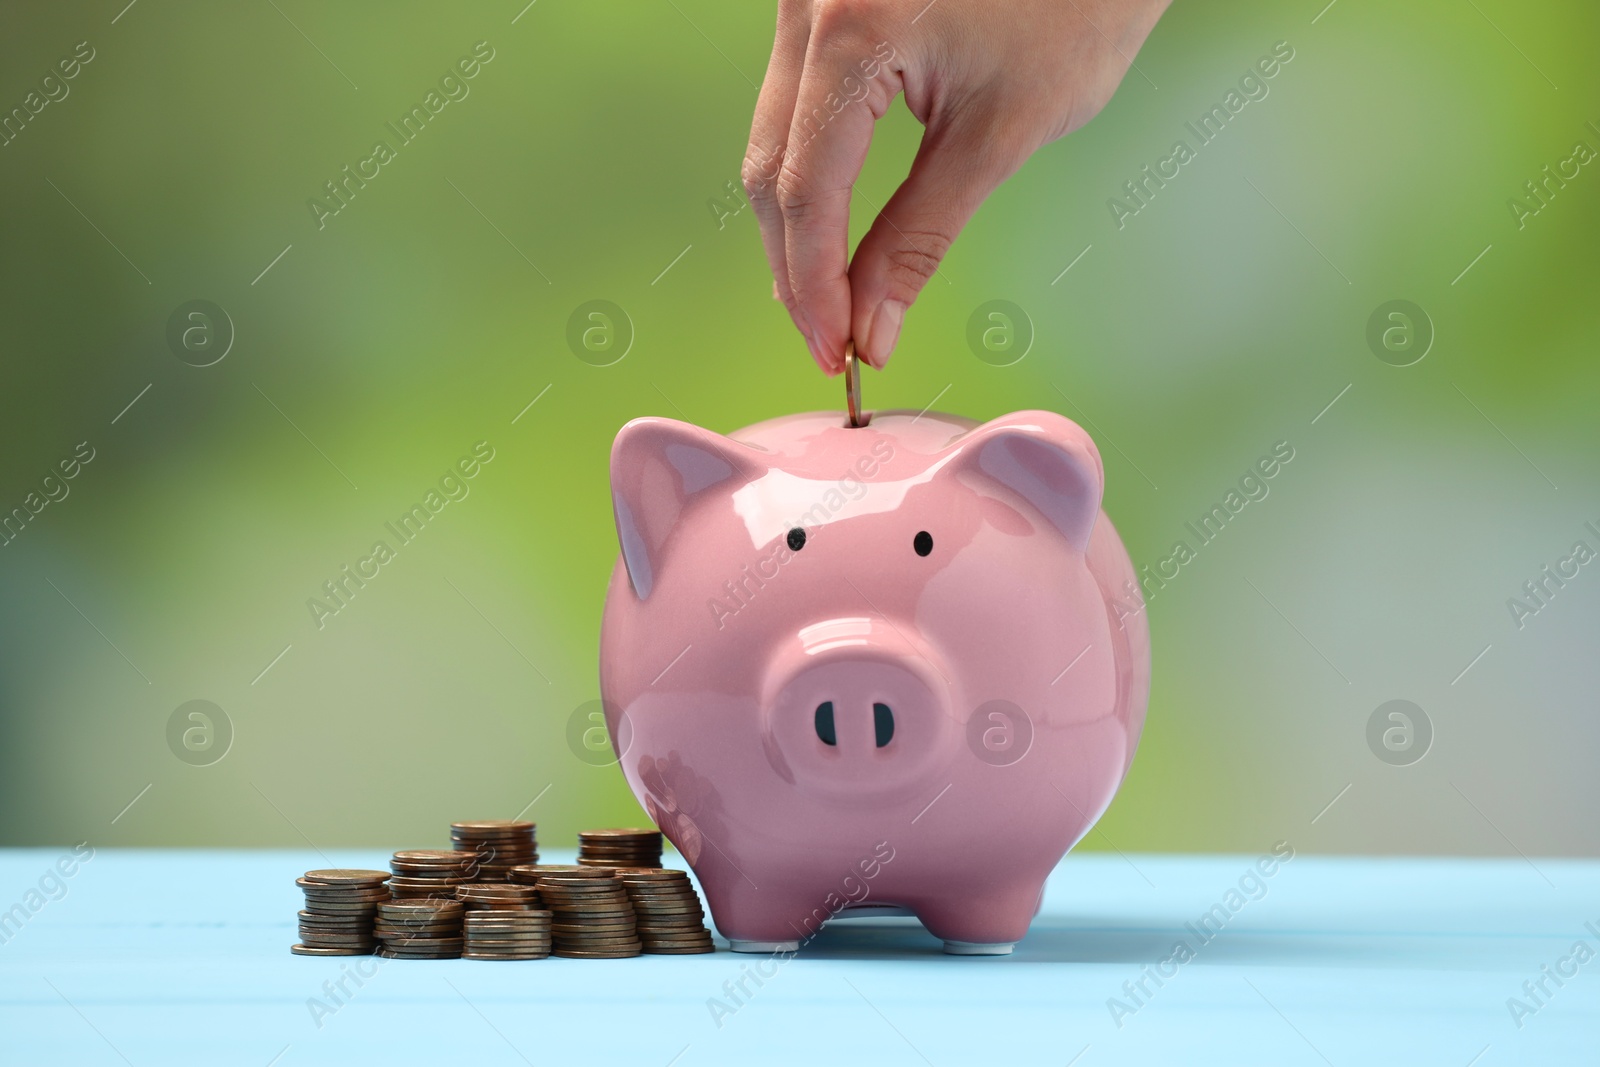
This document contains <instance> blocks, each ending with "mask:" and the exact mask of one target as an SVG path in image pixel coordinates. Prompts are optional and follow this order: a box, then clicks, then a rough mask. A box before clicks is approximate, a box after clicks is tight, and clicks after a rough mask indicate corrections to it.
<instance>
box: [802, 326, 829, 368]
mask: <svg viewBox="0 0 1600 1067" xmlns="http://www.w3.org/2000/svg"><path fill="white" fill-rule="evenodd" d="M809 325H810V323H807V326H808V327H809ZM800 336H801V337H804V338H805V341H806V351H808V352H810V353H811V358H812V359H813V360H815V361H816V364H817V366H819V367H821V368H822V371H823V373H824V374H831V373H832V372H831V371H829V370H828V364H827V363H826V362H825V361H824V360H823V358H822V349H820V348H819V347H818V346H817V335H816V332H815V331H813V330H810V329H807V330H805V331H804V332H802V333H801V334H800Z"/></svg>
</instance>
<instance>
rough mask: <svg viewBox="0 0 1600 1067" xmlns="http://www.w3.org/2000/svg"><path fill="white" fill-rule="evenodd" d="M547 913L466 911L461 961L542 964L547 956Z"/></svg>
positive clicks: (548, 934) (463, 924) (492, 909)
mask: <svg viewBox="0 0 1600 1067" xmlns="http://www.w3.org/2000/svg"><path fill="white" fill-rule="evenodd" d="M550 918H551V916H550V913H549V912H548V911H536V910H534V909H532V908H529V909H527V910H521V909H512V908H486V909H483V910H481V911H469V912H467V914H466V917H465V918H464V919H463V920H462V929H463V931H465V933H466V943H465V945H466V947H465V948H463V949H462V950H461V958H462V959H464V960H542V959H544V958H545V957H547V956H549V955H550Z"/></svg>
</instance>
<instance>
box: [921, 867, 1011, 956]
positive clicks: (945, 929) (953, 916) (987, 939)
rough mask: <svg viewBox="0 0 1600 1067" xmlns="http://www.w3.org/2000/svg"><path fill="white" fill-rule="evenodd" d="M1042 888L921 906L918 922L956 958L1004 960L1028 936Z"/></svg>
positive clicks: (929, 902) (958, 898) (928, 902)
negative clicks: (1029, 925)
mask: <svg viewBox="0 0 1600 1067" xmlns="http://www.w3.org/2000/svg"><path fill="white" fill-rule="evenodd" d="M1042 888H1043V886H1042V884H1033V883H1028V884H1025V885H1021V886H1017V887H1013V888H1009V889H1006V890H1002V891H998V892H990V893H986V894H984V895H982V896H967V895H962V896H959V897H941V898H939V899H936V900H929V901H924V902H921V903H918V904H917V905H916V906H915V911H916V913H917V918H918V919H920V920H921V921H922V925H923V926H925V927H926V928H927V930H928V932H929V933H930V934H932V935H933V936H934V937H937V938H939V939H940V940H941V941H943V942H944V950H945V951H946V952H948V953H950V954H951V955H953V956H1004V955H1006V954H1008V953H1010V951H1011V950H1012V948H1013V947H1014V946H1015V945H1016V943H1017V942H1018V941H1020V940H1022V937H1023V935H1024V934H1026V933H1027V932H1028V923H1029V921H1030V920H1032V918H1033V916H1034V913H1035V912H1036V911H1037V910H1038V906H1039V894H1040V891H1041V889H1042Z"/></svg>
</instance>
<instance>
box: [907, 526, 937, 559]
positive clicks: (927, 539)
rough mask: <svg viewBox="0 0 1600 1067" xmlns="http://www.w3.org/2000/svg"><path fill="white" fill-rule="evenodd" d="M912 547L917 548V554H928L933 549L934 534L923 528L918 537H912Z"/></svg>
mask: <svg viewBox="0 0 1600 1067" xmlns="http://www.w3.org/2000/svg"><path fill="white" fill-rule="evenodd" d="M911 547H912V548H914V549H916V550H917V555H919V556H926V555H927V554H928V553H929V552H932V551H933V535H932V534H931V533H929V532H928V531H927V530H921V531H919V532H918V533H917V536H916V537H913V538H912V539H911Z"/></svg>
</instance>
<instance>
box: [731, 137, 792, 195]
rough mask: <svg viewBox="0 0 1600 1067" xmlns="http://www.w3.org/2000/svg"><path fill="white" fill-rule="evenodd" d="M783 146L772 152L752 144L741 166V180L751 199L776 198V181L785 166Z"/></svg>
mask: <svg viewBox="0 0 1600 1067" xmlns="http://www.w3.org/2000/svg"><path fill="white" fill-rule="evenodd" d="M783 154H784V153H783V146H782V145H779V146H778V147H777V148H776V149H774V150H773V151H771V152H768V151H766V150H765V149H763V148H760V147H758V146H757V145H755V144H751V145H750V148H749V149H748V150H747V151H746V152H745V156H744V163H743V164H742V165H741V166H740V168H739V180H740V181H741V182H742V183H743V184H744V191H745V194H746V195H748V196H749V197H750V199H751V200H755V201H760V202H762V203H771V202H772V201H773V200H774V199H776V195H777V194H776V190H775V188H774V183H775V181H776V179H777V177H778V173H779V171H780V170H781V168H782V166H783Z"/></svg>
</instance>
